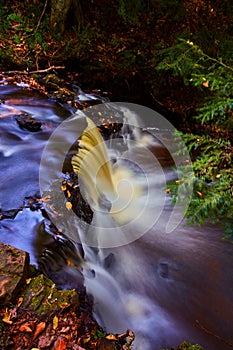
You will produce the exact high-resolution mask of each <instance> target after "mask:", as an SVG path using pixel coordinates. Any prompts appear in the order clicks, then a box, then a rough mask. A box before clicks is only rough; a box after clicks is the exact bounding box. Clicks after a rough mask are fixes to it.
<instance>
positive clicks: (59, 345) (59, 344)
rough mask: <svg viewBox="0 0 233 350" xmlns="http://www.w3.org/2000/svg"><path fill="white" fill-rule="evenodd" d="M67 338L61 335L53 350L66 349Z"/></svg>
mask: <svg viewBox="0 0 233 350" xmlns="http://www.w3.org/2000/svg"><path fill="white" fill-rule="evenodd" d="M66 343H67V340H66V339H65V338H63V337H59V338H58V339H57V340H56V341H55V343H54V346H53V348H52V350H66Z"/></svg>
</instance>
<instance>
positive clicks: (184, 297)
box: [0, 85, 233, 350]
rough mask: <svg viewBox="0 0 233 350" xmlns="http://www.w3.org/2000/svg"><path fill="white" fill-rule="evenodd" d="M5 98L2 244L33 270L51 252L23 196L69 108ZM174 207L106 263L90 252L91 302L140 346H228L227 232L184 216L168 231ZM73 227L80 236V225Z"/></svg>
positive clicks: (31, 189)
mask: <svg viewBox="0 0 233 350" xmlns="http://www.w3.org/2000/svg"><path fill="white" fill-rule="evenodd" d="M0 97H1V99H4V100H5V103H4V104H1V105H0V161H1V169H0V184H1V192H0V204H1V210H2V211H3V212H5V213H6V212H9V218H7V217H5V218H4V219H3V220H1V221H0V239H1V241H2V242H4V243H8V244H11V245H13V246H15V247H17V248H20V249H24V250H26V251H28V252H29V253H30V259H31V263H33V264H37V262H38V258H39V256H40V254H41V251H42V249H43V248H44V247H46V242H44V241H43V239H42V238H38V230H39V229H38V228H39V227H40V224H41V222H42V221H43V220H44V217H43V215H42V214H41V211H40V210H34V211H32V210H30V209H29V208H26V206H25V208H23V209H22V210H19V211H17V209H19V208H22V207H23V205H24V203H25V201H27V198H29V197H33V196H35V195H39V166H40V162H41V157H42V152H43V150H44V148H45V147H46V145H47V140H48V139H49V137H50V135H51V133H52V132H53V131H54V130H55V129H56V128H57V127H58V126H59V125H60V124H61V123H62V122H63V121H64V120H66V118H67V117H69V116H70V112H69V111H68V110H67V109H65V108H63V107H62V106H60V105H58V104H57V103H56V102H54V101H52V100H49V99H47V98H46V97H45V96H43V95H41V94H39V93H37V92H35V91H29V90H27V89H22V88H20V87H17V86H10V85H3V86H0ZM17 110H18V111H24V112H26V113H28V114H30V115H32V116H33V117H35V118H36V120H38V121H40V122H41V123H42V128H41V130H39V131H37V132H30V131H28V130H25V129H21V128H20V127H19V125H18V124H17V122H16V120H15V114H16V111H17ZM154 153H155V154H156V157H158V158H160V160H161V164H162V166H163V173H164V174H165V177H166V178H169V179H170V178H172V177H173V174H172V173H171V168H170V160H169V159H168V158H169V157H168V156H167V155H166V150H164V149H162V148H161V147H157V146H155V150H154ZM56 156H57V155H56V154H54V157H55V158H56ZM48 161H50V159H48ZM52 166H53V162H52V161H51V167H52ZM156 181H157V182H156V183H155V184H154V183H153V184H152V187H153V189H154V188H155V189H157V191H158V196H157V197H156V195H153V198H154V201H155V203H158V205H159V202H160V195H159V193H160V191H161V190H163V191H164V188H163V189H162V188H161V183H160V182H161V179H160V178H159V177H158V178H157V180H156ZM162 184H163V181H162ZM12 211H13V212H14V211H15V215H14V217H13V216H12V215H10V214H11V213H12ZM171 211H172V206H171V204H170V202H169V200H167V199H166V202H165V204H164V205H163V210H162V212H161V213H160V215H159V218H158V220H157V221H156V222H155V223H154V224H153V225H151V226H150V227H149V228H148V230H147V232H145V234H143V235H141V236H140V237H137V239H135V240H134V241H132V242H131V243H128V244H125V245H122V246H116V247H112V248H103V249H102V250H101V254H102V256H103V259H100V258H99V257H98V259H97V258H96V256H95V254H93V250H91V249H89V248H88V247H86V248H84V251H85V254H86V256H85V258H86V262H87V264H89V267H90V268H91V269H92V270H93V271H95V276H93V275H90V274H88V273H87V274H86V275H85V274H84V279H85V285H86V288H87V291H88V292H89V293H90V294H91V295H93V298H94V309H95V314H96V318H97V320H98V321H99V322H100V324H101V325H102V326H103V327H105V328H106V329H107V331H108V332H114V333H119V332H122V331H124V330H126V329H127V328H131V329H132V330H133V331H135V333H136V340H135V349H138V350H142V349H143V350H159V349H161V348H166V347H175V346H177V345H178V344H179V343H180V342H182V341H183V340H188V341H190V342H191V343H198V344H200V345H202V346H203V347H205V348H206V349H208V350H220V349H221V350H229V349H232V348H233V335H232V334H233V326H232V325H233V272H232V266H233V254H232V244H231V243H229V242H228V241H227V240H223V239H222V234H223V232H222V230H221V228H219V227H217V226H213V225H204V226H203V227H197V226H194V227H190V226H186V225H185V221H184V220H183V221H182V222H180V223H179V225H178V226H177V227H176V228H175V229H174V230H173V231H172V232H171V233H166V225H167V221H168V218H169V216H170V214H171ZM71 230H74V231H75V225H73V226H72V225H71ZM135 230H136V228H135ZM72 238H73V236H72ZM103 261H104V264H103ZM64 273H65V272H64ZM78 274H79V273H78V272H77V273H76V272H75V271H74V270H72V273H70V279H71V278H73V279H74V280H75V279H76V278H77V279H78ZM64 279H65V277H64ZM61 284H62V282H61ZM67 285H68V286H69V285H71V286H72V281H68V282H67V284H66V283H65V282H64V286H67Z"/></svg>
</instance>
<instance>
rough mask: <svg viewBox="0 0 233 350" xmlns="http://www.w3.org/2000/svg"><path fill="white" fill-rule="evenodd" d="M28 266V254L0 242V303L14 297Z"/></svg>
mask: <svg viewBox="0 0 233 350" xmlns="http://www.w3.org/2000/svg"><path fill="white" fill-rule="evenodd" d="M28 268H29V254H28V253H27V252H25V251H23V250H20V249H17V248H14V247H11V246H10V245H8V244H4V243H0V304H3V303H6V302H8V301H11V300H12V299H14V297H15V296H16V295H17V293H18V292H19V290H20V288H21V287H22V286H23V284H24V283H25V279H26V278H27V273H28Z"/></svg>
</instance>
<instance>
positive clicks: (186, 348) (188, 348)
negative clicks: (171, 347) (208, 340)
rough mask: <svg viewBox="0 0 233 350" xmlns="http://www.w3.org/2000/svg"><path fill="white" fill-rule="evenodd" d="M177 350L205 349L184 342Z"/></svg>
mask: <svg viewBox="0 0 233 350" xmlns="http://www.w3.org/2000/svg"><path fill="white" fill-rule="evenodd" d="M176 350H204V348H203V347H202V346H200V345H197V344H196V345H193V344H190V343H189V342H187V341H184V342H183V343H182V344H180V345H179V346H178V348H177V349H176Z"/></svg>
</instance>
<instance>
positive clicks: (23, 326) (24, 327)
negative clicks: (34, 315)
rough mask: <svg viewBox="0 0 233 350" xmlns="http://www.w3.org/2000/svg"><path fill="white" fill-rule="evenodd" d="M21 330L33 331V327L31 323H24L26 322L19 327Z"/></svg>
mask: <svg viewBox="0 0 233 350" xmlns="http://www.w3.org/2000/svg"><path fill="white" fill-rule="evenodd" d="M19 331H20V332H28V333H31V332H32V329H31V327H30V326H29V323H24V324H22V325H21V326H20V327H19Z"/></svg>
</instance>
